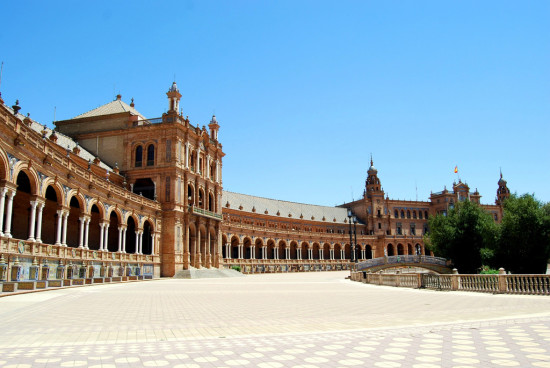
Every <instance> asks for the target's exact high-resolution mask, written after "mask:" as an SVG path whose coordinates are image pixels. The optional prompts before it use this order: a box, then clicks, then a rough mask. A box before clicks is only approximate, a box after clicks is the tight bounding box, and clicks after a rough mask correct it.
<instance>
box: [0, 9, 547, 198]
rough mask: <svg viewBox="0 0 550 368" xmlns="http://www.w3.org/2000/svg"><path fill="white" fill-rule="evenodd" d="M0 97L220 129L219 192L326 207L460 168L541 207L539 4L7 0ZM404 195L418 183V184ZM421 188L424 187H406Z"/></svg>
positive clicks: (543, 54) (542, 26)
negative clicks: (108, 108)
mask: <svg viewBox="0 0 550 368" xmlns="http://www.w3.org/2000/svg"><path fill="white" fill-rule="evenodd" d="M0 10H1V14H2V15H3V17H2V23H1V24H0V42H1V44H2V49H1V51H0V59H1V60H3V61H4V70H3V76H2V84H1V86H0V90H1V92H2V96H3V98H4V100H5V101H6V103H7V104H9V105H12V104H13V103H14V102H15V99H19V100H20V102H21V106H22V112H23V113H25V114H26V113H27V112H30V114H31V117H33V118H34V119H36V120H38V121H40V122H42V123H47V124H48V125H50V126H51V122H52V120H53V118H54V106H56V107H57V119H58V120H62V119H68V118H71V117H74V116H76V115H78V114H80V113H82V112H85V111H88V110H90V109H92V108H95V107H97V106H99V105H102V104H104V103H107V102H109V101H111V100H112V99H113V98H114V96H115V94H117V93H121V94H122V97H123V100H124V101H126V102H128V103H129V102H130V98H131V97H134V98H135V103H136V108H137V109H138V110H139V111H140V112H141V113H142V114H144V115H145V116H147V117H151V118H152V117H158V116H160V115H161V114H162V113H163V112H164V111H165V110H166V107H167V100H166V95H165V92H166V91H167V90H168V88H169V86H170V85H171V83H172V81H173V79H174V75H175V78H176V81H177V83H178V86H179V88H180V91H181V93H182V95H183V97H182V103H181V106H182V107H183V111H184V114H186V115H189V117H190V119H191V121H192V122H193V123H195V124H200V125H206V124H207V123H208V121H209V120H210V117H211V115H212V113H213V112H215V113H216V116H217V117H218V120H219V122H220V125H221V130H220V140H221V141H222V144H223V147H224V151H225V153H226V156H225V158H224V166H223V175H224V188H225V189H226V190H230V191H235V192H240V193H247V194H253V195H258V196H263V197H269V198H277V199H283V200H290V201H296V202H304V203H313V204H322V205H335V204H340V203H343V202H345V201H350V200H351V198H352V196H353V197H355V199H357V198H359V196H360V195H361V194H362V191H363V188H364V182H365V179H366V171H367V169H368V166H369V159H370V154H371V153H372V155H373V157H374V163H375V166H376V167H377V169H378V170H379V176H380V179H381V181H382V185H383V187H384V189H385V191H386V193H388V194H389V196H390V198H394V199H411V200H414V199H415V198H416V196H417V195H418V199H420V200H427V199H428V198H429V195H430V191H434V192H435V191H440V190H442V189H443V187H444V186H445V185H447V187H448V188H450V187H451V185H452V182H453V180H455V179H456V175H455V174H454V173H453V169H454V167H455V165H458V168H459V174H460V177H461V178H462V180H463V181H466V182H467V183H468V184H469V185H470V186H471V187H472V189H475V188H478V190H479V191H480V193H481V195H482V196H483V198H482V202H483V203H493V202H494V197H495V194H496V189H497V181H498V178H499V168H500V167H502V172H503V174H504V177H505V179H506V180H507V181H508V185H509V187H510V189H511V190H512V191H513V192H518V193H520V194H522V193H526V192H528V193H535V195H536V196H537V197H538V198H539V199H541V200H543V201H550V184H549V183H550V173H549V171H550V170H549V168H550V165H549V162H550V148H549V146H548V141H549V137H550V128H549V122H550V2H549V1H539V2H535V1H453V2H450V1H378V2H374V1H334V2H324V1H296V0H294V1H177V2H176V1H174V2H151V1H132V2H122V1H85V2H76V1H64V2H62V1H34V2H32V1H18V2H16V1H4V2H2V4H1V5H0ZM416 188H418V189H417V190H416ZM417 193H418V194H417Z"/></svg>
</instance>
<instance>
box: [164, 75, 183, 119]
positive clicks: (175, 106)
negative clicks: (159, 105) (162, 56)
mask: <svg viewBox="0 0 550 368" xmlns="http://www.w3.org/2000/svg"><path fill="white" fill-rule="evenodd" d="M166 96H168V112H169V113H174V112H175V113H176V114H177V112H178V111H179V108H180V98H181V93H180V90H179V89H178V85H177V84H176V82H175V81H174V83H172V87H170V89H169V90H168V92H166Z"/></svg>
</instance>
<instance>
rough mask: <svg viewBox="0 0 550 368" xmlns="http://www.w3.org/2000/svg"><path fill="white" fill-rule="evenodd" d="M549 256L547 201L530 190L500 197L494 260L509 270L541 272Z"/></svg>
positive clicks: (549, 230)
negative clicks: (504, 198) (503, 197)
mask: <svg viewBox="0 0 550 368" xmlns="http://www.w3.org/2000/svg"><path fill="white" fill-rule="evenodd" d="M549 257H550V204H549V203H546V204H542V203H541V202H540V201H538V200H537V199H536V198H535V197H534V196H533V195H531V194H524V195H522V196H517V195H515V194H514V195H512V196H510V198H508V199H506V201H504V215H503V216H502V222H501V224H500V236H499V241H498V247H497V250H496V260H497V262H499V263H500V264H501V267H504V268H505V269H506V270H509V271H512V272H513V273H527V274H529V273H545V271H546V266H547V261H548V258H549Z"/></svg>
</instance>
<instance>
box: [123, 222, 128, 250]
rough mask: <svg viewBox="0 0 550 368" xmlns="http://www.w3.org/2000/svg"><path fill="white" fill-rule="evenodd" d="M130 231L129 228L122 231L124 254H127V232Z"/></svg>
mask: <svg viewBox="0 0 550 368" xmlns="http://www.w3.org/2000/svg"><path fill="white" fill-rule="evenodd" d="M127 230H128V228H127V227H125V228H124V229H123V230H122V253H126V231H127Z"/></svg>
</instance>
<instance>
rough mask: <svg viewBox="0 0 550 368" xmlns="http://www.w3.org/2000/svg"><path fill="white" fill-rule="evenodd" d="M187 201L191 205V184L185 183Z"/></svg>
mask: <svg viewBox="0 0 550 368" xmlns="http://www.w3.org/2000/svg"><path fill="white" fill-rule="evenodd" d="M187 202H188V203H189V205H190V206H192V205H193V204H194V203H193V187H192V186H191V184H187Z"/></svg>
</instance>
